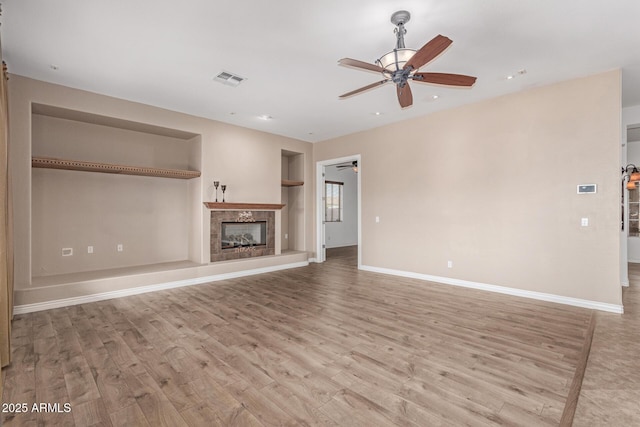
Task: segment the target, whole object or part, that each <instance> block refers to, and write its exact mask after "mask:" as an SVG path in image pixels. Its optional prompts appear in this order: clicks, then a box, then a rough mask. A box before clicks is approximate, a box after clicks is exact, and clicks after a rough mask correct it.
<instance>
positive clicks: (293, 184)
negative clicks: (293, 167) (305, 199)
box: [282, 179, 304, 187]
mask: <svg viewBox="0 0 640 427" xmlns="http://www.w3.org/2000/svg"><path fill="white" fill-rule="evenodd" d="M301 185H304V181H292V180H290V179H283V180H282V186H283V187H299V186H301Z"/></svg>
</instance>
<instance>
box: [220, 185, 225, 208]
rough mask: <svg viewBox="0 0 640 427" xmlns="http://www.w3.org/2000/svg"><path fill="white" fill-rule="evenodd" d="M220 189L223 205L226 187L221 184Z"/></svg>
mask: <svg viewBox="0 0 640 427" xmlns="http://www.w3.org/2000/svg"><path fill="white" fill-rule="evenodd" d="M220 188H221V189H222V203H224V192H225V191H227V186H226V185H224V184H222V185H221V186H220Z"/></svg>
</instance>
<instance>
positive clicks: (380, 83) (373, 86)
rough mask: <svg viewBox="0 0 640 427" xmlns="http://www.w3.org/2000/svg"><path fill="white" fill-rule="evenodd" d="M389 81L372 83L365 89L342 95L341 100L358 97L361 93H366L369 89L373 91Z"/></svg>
mask: <svg viewBox="0 0 640 427" xmlns="http://www.w3.org/2000/svg"><path fill="white" fill-rule="evenodd" d="M388 81H389V79H385V80H380V81H379V82H375V83H371V84H370V85H366V86H364V87H361V88H360V89H356V90H352V91H351V92H347V93H345V94H343V95H340V96H339V98H340V99H343V98H347V97H349V96H353V95H357V94H359V93H360V92H364V91H365V90H369V89H373V88H375V87H378V86H382V85H383V84H385V83H387V82H388Z"/></svg>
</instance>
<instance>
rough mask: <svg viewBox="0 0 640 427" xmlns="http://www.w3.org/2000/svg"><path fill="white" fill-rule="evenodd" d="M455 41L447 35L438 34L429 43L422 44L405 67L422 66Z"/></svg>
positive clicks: (416, 67) (415, 67)
mask: <svg viewBox="0 0 640 427" xmlns="http://www.w3.org/2000/svg"><path fill="white" fill-rule="evenodd" d="M451 43H453V41H452V40H451V39H450V38H449V37H445V36H443V35H440V34H438V35H437V36H435V37H434V38H433V39H431V41H429V42H428V43H427V44H425V45H424V46H422V47H421V48H420V49H419V50H418V51H417V52H416V54H415V55H413V56H412V57H411V59H410V60H409V61H407V63H406V64H404V67H403V68H404V69H407V68H409V67H411V68H413V69H414V70H417V69H418V68H420V67H422V66H423V65H424V64H426V63H428V62H430V61H432V60H433V59H434V58H435V57H436V56H438V55H440V54H441V53H442V52H444V51H445V49H446V48H448V47H449V45H450V44H451Z"/></svg>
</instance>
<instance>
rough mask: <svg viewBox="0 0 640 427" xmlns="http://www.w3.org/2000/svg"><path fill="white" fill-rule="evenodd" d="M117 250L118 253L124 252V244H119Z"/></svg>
mask: <svg viewBox="0 0 640 427" xmlns="http://www.w3.org/2000/svg"><path fill="white" fill-rule="evenodd" d="M116 250H117V251H118V252H122V251H123V250H124V246H122V243H118V246H117V247H116Z"/></svg>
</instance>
